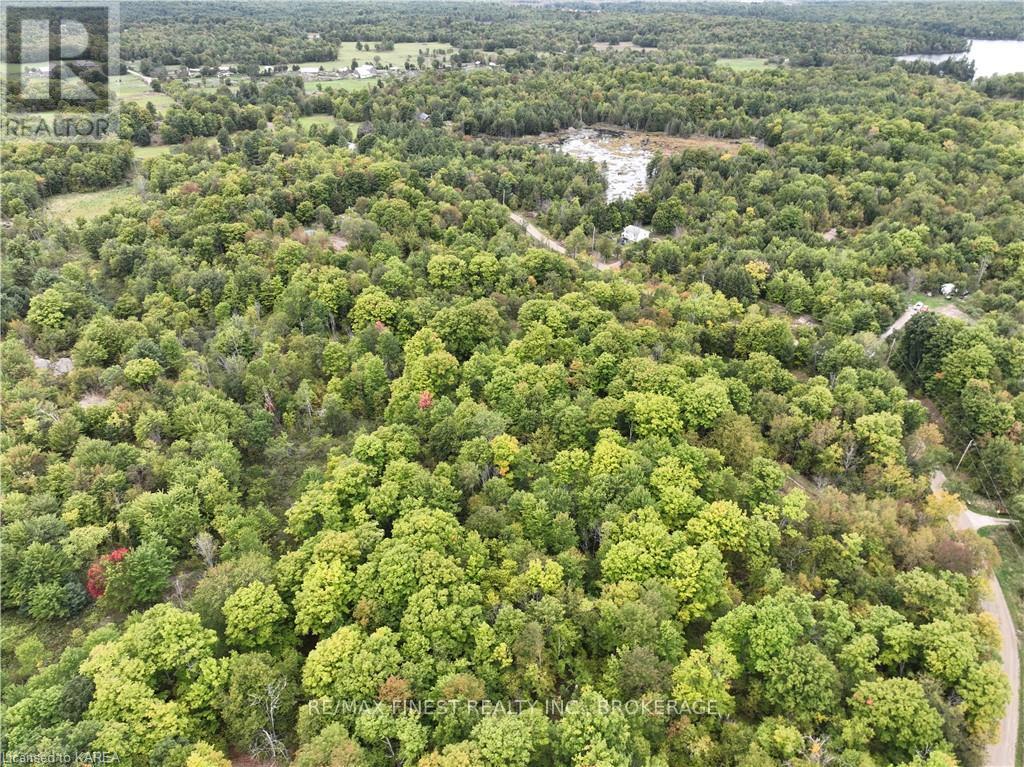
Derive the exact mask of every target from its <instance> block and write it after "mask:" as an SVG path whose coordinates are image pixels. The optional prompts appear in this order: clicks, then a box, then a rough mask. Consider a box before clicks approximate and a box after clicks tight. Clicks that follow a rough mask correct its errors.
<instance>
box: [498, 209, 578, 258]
mask: <svg viewBox="0 0 1024 767" xmlns="http://www.w3.org/2000/svg"><path fill="white" fill-rule="evenodd" d="M508 215H509V218H511V219H512V220H513V221H515V222H516V223H517V224H519V226H521V227H522V228H523V229H525V230H526V233H527V234H528V235H530V236H531V237H532V238H533V239H535V240H536V241H537V242H539V243H540V244H541V245H543V246H544V247H545V248H548V249H550V250H553V251H555V253H561V254H562V255H563V256H564V255H565V246H564V245H562V243H560V242H559V241H558V240H555V239H552V238H551V237H548V236H547V235H546V234H544V232H542V231H541V230H540V229H538V228H537V227H536V226H534V225H533V224H532V223H530V221H529V220H528V219H527V218H526V216H523V215H520V214H519V213H512V212H509V214H508Z"/></svg>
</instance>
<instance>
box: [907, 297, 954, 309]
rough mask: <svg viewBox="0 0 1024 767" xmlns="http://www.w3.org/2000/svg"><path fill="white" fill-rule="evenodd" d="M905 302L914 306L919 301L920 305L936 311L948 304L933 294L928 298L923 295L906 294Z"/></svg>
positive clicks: (943, 298)
mask: <svg viewBox="0 0 1024 767" xmlns="http://www.w3.org/2000/svg"><path fill="white" fill-rule="evenodd" d="M907 301H909V302H910V303H911V304H916V303H917V302H918V301H920V302H921V303H922V304H924V305H925V306H927V307H929V308H931V309H937V308H938V307H940V306H945V305H946V304H948V303H949V301H948V300H947V299H946V298H945V297H943V296H942V295H941V294H940V295H935V294H934V293H933V294H932V295H930V296H926V295H925V294H924V293H908V294H907Z"/></svg>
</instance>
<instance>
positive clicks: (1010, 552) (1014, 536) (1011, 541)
mask: <svg viewBox="0 0 1024 767" xmlns="http://www.w3.org/2000/svg"><path fill="white" fill-rule="evenodd" d="M981 535H983V536H984V537H985V538H988V539H989V540H990V541H992V542H993V543H994V544H995V545H996V548H998V549H999V557H1000V560H1001V561H1000V563H999V567H997V568H996V577H997V578H998V579H999V585H1000V586H1002V587H1003V595H1004V596H1005V597H1006V606H1007V607H1009V608H1010V616H1011V617H1012V618H1013V625H1014V628H1016V629H1017V634H1018V635H1019V634H1020V633H1021V630H1022V628H1024V537H1022V536H1021V533H1019V532H1014V531H1013V530H1010V529H1009V528H1006V527H989V528H986V529H984V530H982V531H981ZM1021 659H1022V660H1024V656H1022V658H1021ZM1021 669H1022V671H1024V664H1021ZM1022 681H1024V674H1022ZM1017 764H1024V716H1021V719H1020V721H1019V722H1018V723H1017Z"/></svg>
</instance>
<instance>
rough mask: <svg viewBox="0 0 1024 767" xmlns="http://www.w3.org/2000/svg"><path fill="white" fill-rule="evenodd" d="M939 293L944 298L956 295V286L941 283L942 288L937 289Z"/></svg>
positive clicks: (949, 283) (950, 283)
mask: <svg viewBox="0 0 1024 767" xmlns="http://www.w3.org/2000/svg"><path fill="white" fill-rule="evenodd" d="M939 292H940V293H942V295H944V296H945V297H946V298H949V297H950V296H955V295H956V284H955V283H952V282H946V283H943V285H942V287H940V288H939Z"/></svg>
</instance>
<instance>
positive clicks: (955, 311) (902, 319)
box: [879, 303, 974, 340]
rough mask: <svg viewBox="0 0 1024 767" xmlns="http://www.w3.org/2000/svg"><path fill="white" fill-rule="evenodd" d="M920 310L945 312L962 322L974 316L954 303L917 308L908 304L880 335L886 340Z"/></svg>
mask: <svg viewBox="0 0 1024 767" xmlns="http://www.w3.org/2000/svg"><path fill="white" fill-rule="evenodd" d="M920 312H935V313H936V314H944V315H946V316H947V317H952V318H953V319H954V320H960V321H962V322H967V323H973V322H974V318H973V317H971V316H970V315H969V314H966V313H965V312H964V311H963V310H961V309H960V308H958V307H957V306H955V305H954V304H948V303H947V304H942V305H941V306H932V307H928V306H924V307H922V308H920V309H915V308H914V307H913V306H908V307H907V308H906V309H904V310H903V314H901V315H900V316H899V317H897V318H896V321H895V322H894V323H892V325H890V326H889V327H887V328H886V329H885V330H883V331H882V335H880V336H879V338H881V339H882V340H885V339H886V338H888V337H889V336H891V335H892V334H893V333H895V332H896V331H897V330H899V329H900V328H902V327H903V326H904V325H906V324H907V323H908V322H910V318H911V317H913V316H914V315H915V314H918V313H920Z"/></svg>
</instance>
